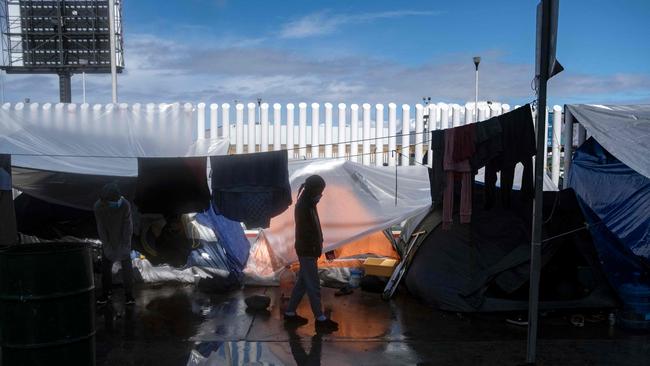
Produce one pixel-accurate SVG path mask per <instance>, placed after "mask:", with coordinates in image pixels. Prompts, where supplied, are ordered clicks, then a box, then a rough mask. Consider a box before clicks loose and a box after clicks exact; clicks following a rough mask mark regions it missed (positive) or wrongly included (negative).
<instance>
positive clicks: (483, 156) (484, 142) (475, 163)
mask: <svg viewBox="0 0 650 366" xmlns="http://www.w3.org/2000/svg"><path fill="white" fill-rule="evenodd" d="M475 126H476V133H475V134H474V145H475V152H474V155H472V157H471V158H470V159H469V161H470V164H471V165H472V170H474V172H476V171H478V170H479V169H481V168H482V167H484V166H485V165H486V164H487V163H488V161H490V160H492V159H494V158H496V157H497V156H499V154H501V152H502V151H503V143H502V142H501V132H502V131H501V123H500V122H499V117H498V116H497V117H492V118H490V119H488V120H486V121H481V122H477V123H475Z"/></svg>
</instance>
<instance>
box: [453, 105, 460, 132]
mask: <svg viewBox="0 0 650 366" xmlns="http://www.w3.org/2000/svg"><path fill="white" fill-rule="evenodd" d="M451 120H452V123H453V126H454V127H458V126H461V125H462V123H461V122H460V106H459V105H458V104H452V106H451Z"/></svg>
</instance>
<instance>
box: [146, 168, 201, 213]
mask: <svg viewBox="0 0 650 366" xmlns="http://www.w3.org/2000/svg"><path fill="white" fill-rule="evenodd" d="M135 204H136V205H137V206H138V209H139V211H140V212H141V213H160V214H164V215H179V214H184V213H191V212H203V211H205V210H206V209H207V208H208V207H210V190H209V189H208V178H207V163H206V158H205V157H191V158H139V159H138V183H137V187H136V195H135Z"/></svg>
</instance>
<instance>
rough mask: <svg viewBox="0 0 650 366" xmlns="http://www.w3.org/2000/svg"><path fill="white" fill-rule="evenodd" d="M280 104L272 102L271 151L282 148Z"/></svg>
mask: <svg viewBox="0 0 650 366" xmlns="http://www.w3.org/2000/svg"><path fill="white" fill-rule="evenodd" d="M281 136H282V106H281V105H280V103H274V104H273V151H279V150H282V137H281Z"/></svg>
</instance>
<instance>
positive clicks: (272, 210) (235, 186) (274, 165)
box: [210, 150, 291, 228]
mask: <svg viewBox="0 0 650 366" xmlns="http://www.w3.org/2000/svg"><path fill="white" fill-rule="evenodd" d="M288 163H289V161H288V154H287V151H286V150H282V151H272V152H264V153H254V154H243V155H229V156H211V157H210V166H211V168H212V177H211V185H212V200H213V202H214V204H215V206H216V207H217V208H218V210H219V212H220V213H221V214H222V215H224V216H225V217H227V218H229V219H231V220H235V221H241V222H244V223H245V224H246V226H247V227H248V228H259V227H262V228H267V227H269V224H270V221H271V218H273V217H275V216H277V215H279V214H281V213H282V212H284V211H285V210H286V209H287V208H288V207H289V205H291V185H290V184H289V170H288Z"/></svg>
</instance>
